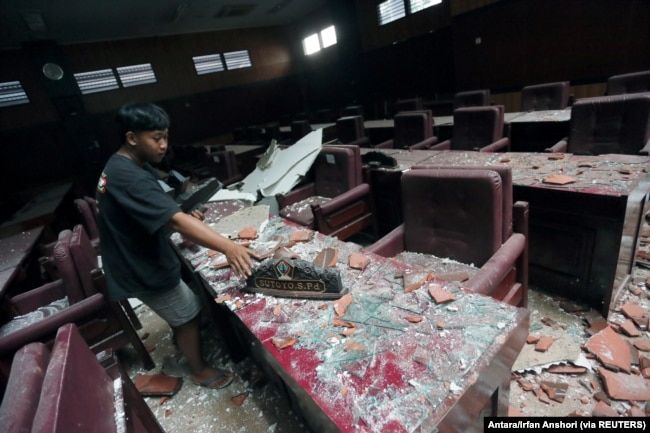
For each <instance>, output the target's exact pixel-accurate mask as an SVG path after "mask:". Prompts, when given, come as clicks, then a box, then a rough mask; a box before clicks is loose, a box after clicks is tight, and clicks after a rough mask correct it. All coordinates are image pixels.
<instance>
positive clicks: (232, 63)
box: [223, 50, 253, 70]
mask: <svg viewBox="0 0 650 433" xmlns="http://www.w3.org/2000/svg"><path fill="white" fill-rule="evenodd" d="M223 57H224V59H225V60H226V67H227V68H228V70H230V69H240V68H250V67H251V66H253V64H252V63H251V59H250V57H249V56H248V50H243V51H232V52H230V53H224V54H223Z"/></svg>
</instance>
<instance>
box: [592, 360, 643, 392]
mask: <svg viewBox="0 0 650 433" xmlns="http://www.w3.org/2000/svg"><path fill="white" fill-rule="evenodd" d="M598 374H600V377H601V379H602V380H603V384H604V386H605V391H607V395H608V396H609V397H610V398H613V399H614V400H650V381H649V380H648V379H644V378H643V377H641V376H636V375H632V374H627V373H615V372H613V371H610V370H608V369H606V368H604V367H598Z"/></svg>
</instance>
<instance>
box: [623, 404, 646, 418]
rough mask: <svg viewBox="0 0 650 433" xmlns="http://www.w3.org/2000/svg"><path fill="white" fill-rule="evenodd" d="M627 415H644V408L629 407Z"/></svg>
mask: <svg viewBox="0 0 650 433" xmlns="http://www.w3.org/2000/svg"><path fill="white" fill-rule="evenodd" d="M627 416H636V417H645V416H646V414H645V410H644V409H641V408H640V407H635V406H633V407H631V408H630V410H629V411H628V414H627Z"/></svg>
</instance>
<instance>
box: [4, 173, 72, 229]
mask: <svg viewBox="0 0 650 433" xmlns="http://www.w3.org/2000/svg"><path fill="white" fill-rule="evenodd" d="M71 190H72V183H71V182H66V183H63V184H60V185H56V186H54V187H52V188H50V189H47V190H45V191H43V192H41V193H39V194H37V195H36V196H35V197H34V198H32V199H31V200H30V201H29V202H28V203H27V204H26V205H25V206H23V207H22V208H21V209H20V210H19V211H18V212H16V213H15V214H13V215H12V217H11V218H10V219H9V220H7V221H5V222H4V223H3V224H2V225H0V237H6V236H9V235H12V234H16V233H20V232H22V231H25V230H29V229H32V228H34V227H38V226H45V232H46V233H45V234H46V236H47V237H48V238H49V239H56V231H57V230H58V227H55V226H53V224H54V222H55V219H56V217H57V215H56V214H57V210H59V207H60V206H61V205H62V203H63V202H64V200H65V198H66V196H67V195H68V194H69V193H70V192H71ZM69 204H70V206H72V200H70V203H69Z"/></svg>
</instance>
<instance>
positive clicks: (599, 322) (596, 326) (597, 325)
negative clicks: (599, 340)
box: [585, 317, 608, 335]
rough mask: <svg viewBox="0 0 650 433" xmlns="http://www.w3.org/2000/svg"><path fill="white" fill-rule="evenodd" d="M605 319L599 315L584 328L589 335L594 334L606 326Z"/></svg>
mask: <svg viewBox="0 0 650 433" xmlns="http://www.w3.org/2000/svg"><path fill="white" fill-rule="evenodd" d="M607 326H608V324H607V320H605V319H604V318H603V317H600V318H598V319H595V320H593V321H592V322H591V325H590V326H589V327H588V328H587V329H585V331H587V333H588V334H589V335H596V334H598V333H599V332H600V331H602V330H603V329H605V328H607Z"/></svg>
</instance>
